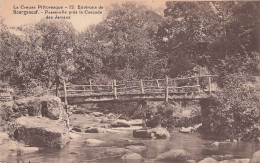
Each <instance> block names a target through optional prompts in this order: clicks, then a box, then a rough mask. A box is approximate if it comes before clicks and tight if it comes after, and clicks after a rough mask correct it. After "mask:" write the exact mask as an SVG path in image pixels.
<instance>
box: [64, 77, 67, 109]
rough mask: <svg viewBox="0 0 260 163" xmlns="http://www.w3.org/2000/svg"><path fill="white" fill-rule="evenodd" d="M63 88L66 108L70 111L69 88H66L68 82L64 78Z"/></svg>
mask: <svg viewBox="0 0 260 163" xmlns="http://www.w3.org/2000/svg"><path fill="white" fill-rule="evenodd" d="M63 89H64V103H65V110H66V112H68V99H67V88H66V82H65V80H63Z"/></svg>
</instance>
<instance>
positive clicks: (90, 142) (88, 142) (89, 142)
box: [84, 139, 106, 147]
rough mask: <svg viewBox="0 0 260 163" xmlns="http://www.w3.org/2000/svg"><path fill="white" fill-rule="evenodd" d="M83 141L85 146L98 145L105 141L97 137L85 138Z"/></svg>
mask: <svg viewBox="0 0 260 163" xmlns="http://www.w3.org/2000/svg"><path fill="white" fill-rule="evenodd" d="M84 143H85V144H86V145H87V146H91V147H98V146H102V145H104V144H105V143H106V142H105V141H102V140H98V139H87V140H86V141H85V142H84Z"/></svg>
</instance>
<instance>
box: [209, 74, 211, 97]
mask: <svg viewBox="0 0 260 163" xmlns="http://www.w3.org/2000/svg"><path fill="white" fill-rule="evenodd" d="M209 93H211V77H210V76H209Z"/></svg>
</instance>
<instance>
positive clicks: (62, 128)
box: [9, 116, 69, 148]
mask: <svg viewBox="0 0 260 163" xmlns="http://www.w3.org/2000/svg"><path fill="white" fill-rule="evenodd" d="M9 126H10V127H9V134H10V135H11V137H13V138H14V139H16V140H17V141H18V142H22V143H24V144H25V145H29V146H33V147H51V148H62V147H63V146H64V145H65V144H66V143H68V142H69V130H68V128H67V127H66V124H65V123H64V122H63V121H54V120H51V119H49V118H45V117H31V116H30V117H20V118H18V119H16V121H15V122H13V123H11V124H10V125H9Z"/></svg>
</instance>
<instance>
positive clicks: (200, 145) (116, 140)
mask: <svg viewBox="0 0 260 163" xmlns="http://www.w3.org/2000/svg"><path fill="white" fill-rule="evenodd" d="M119 131H120V132H113V133H112V132H106V133H98V134H97V133H96V134H93V133H82V134H81V135H82V136H81V137H80V138H78V139H72V140H71V142H70V143H69V144H67V145H66V147H64V148H63V149H61V150H57V149H47V148H45V149H42V150H40V151H39V152H37V153H32V154H25V155H22V156H14V155H9V156H7V157H4V158H3V157H2V156H0V161H8V162H18V161H19V162H23V161H24V162H26V163H27V162H29V161H30V162H39V163H42V162H48V163H49V162H51V163H67V162H68V163H74V162H106V163H109V162H122V161H121V160H120V158H104V155H103V152H104V150H106V149H110V148H116V147H124V144H125V143H126V141H127V140H128V141H129V140H134V141H140V142H144V143H145V144H146V145H147V147H148V150H147V151H145V152H143V153H141V155H142V156H143V157H144V158H146V161H145V162H156V163H157V162H158V161H153V159H155V158H156V156H158V155H159V154H161V153H163V152H167V151H169V150H171V149H185V150H187V151H189V152H190V153H191V156H192V159H193V160H197V161H199V160H202V159H203V158H205V157H208V156H212V155H225V154H232V155H235V156H236V157H237V158H251V157H252V155H253V153H254V152H255V151H257V150H260V144H257V143H252V142H238V143H232V142H225V143H220V145H219V146H215V147H207V146H208V144H211V143H212V141H208V140H203V139H201V137H200V134H198V133H193V134H183V133H179V132H178V131H175V130H171V131H170V134H171V138H170V139H161V140H150V139H136V138H133V136H132V131H131V130H119ZM89 138H94V139H99V140H104V141H106V144H105V145H104V146H102V147H89V146H86V145H85V144H84V143H83V142H84V141H85V140H86V139H89ZM130 162H131V161H130ZM158 163H159V162H158Z"/></svg>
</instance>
